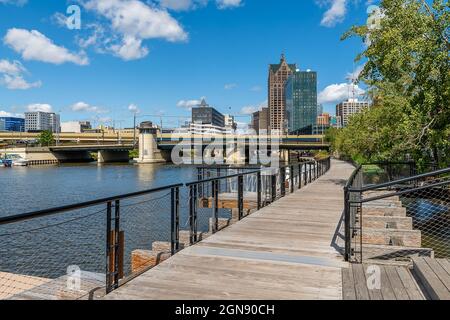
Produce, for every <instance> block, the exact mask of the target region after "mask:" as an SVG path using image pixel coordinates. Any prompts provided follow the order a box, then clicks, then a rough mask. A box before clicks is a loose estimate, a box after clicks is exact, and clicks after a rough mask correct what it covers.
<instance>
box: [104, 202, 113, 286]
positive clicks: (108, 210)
mask: <svg viewBox="0 0 450 320" xmlns="http://www.w3.org/2000/svg"><path fill="white" fill-rule="evenodd" d="M111 212H112V204H111V202H108V203H107V204H106V269H105V273H106V293H107V294H108V293H110V292H111V291H112V290H113V288H112V274H111V264H110V263H111V255H112V252H113V251H112V241H111V240H112V239H111V230H112V228H111V218H112V217H111Z"/></svg>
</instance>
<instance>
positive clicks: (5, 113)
mask: <svg viewBox="0 0 450 320" xmlns="http://www.w3.org/2000/svg"><path fill="white" fill-rule="evenodd" d="M0 117H17V118H23V117H24V115H23V114H21V113H12V112H8V111H3V110H0Z"/></svg>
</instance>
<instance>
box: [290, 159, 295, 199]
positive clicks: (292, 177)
mask: <svg viewBox="0 0 450 320" xmlns="http://www.w3.org/2000/svg"><path fill="white" fill-rule="evenodd" d="M290 176H291V193H294V182H295V181H294V166H292V165H291V174H290Z"/></svg>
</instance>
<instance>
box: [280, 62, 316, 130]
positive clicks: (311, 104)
mask: <svg viewBox="0 0 450 320" xmlns="http://www.w3.org/2000/svg"><path fill="white" fill-rule="evenodd" d="M285 95H286V118H287V122H288V131H289V132H292V133H296V134H312V131H313V126H314V125H315V124H316V122H317V111H318V107H317V73H316V72H314V71H310V70H307V71H296V72H294V73H293V74H292V75H291V76H289V79H288V81H287V82H286V94H285Z"/></svg>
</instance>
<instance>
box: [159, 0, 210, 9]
mask: <svg viewBox="0 0 450 320" xmlns="http://www.w3.org/2000/svg"><path fill="white" fill-rule="evenodd" d="M159 3H160V5H161V6H162V7H163V8H167V9H170V10H174V11H187V10H193V9H197V8H198V7H203V6H205V5H206V4H207V3H208V0H159Z"/></svg>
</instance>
